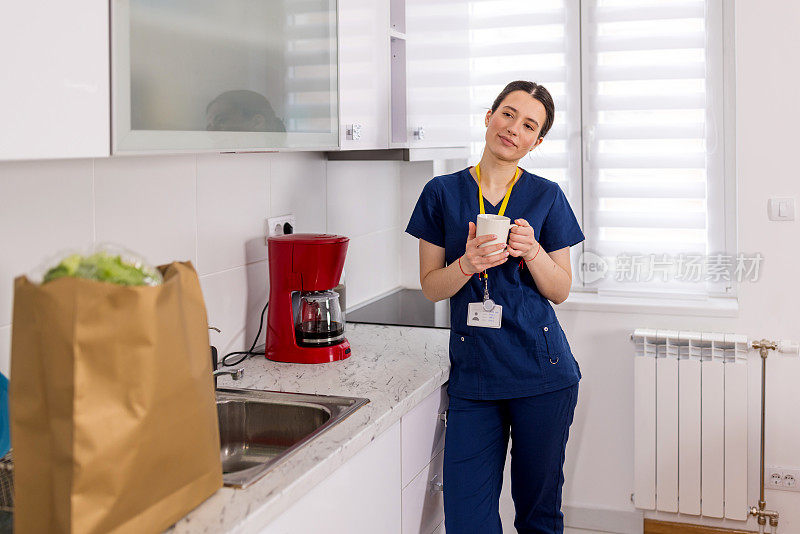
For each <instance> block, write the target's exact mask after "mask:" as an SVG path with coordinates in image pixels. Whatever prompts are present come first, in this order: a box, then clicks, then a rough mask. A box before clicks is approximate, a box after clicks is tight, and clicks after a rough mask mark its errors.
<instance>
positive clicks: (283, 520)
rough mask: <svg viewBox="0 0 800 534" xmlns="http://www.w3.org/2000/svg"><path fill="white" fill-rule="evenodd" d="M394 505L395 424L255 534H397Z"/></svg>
mask: <svg viewBox="0 0 800 534" xmlns="http://www.w3.org/2000/svg"><path fill="white" fill-rule="evenodd" d="M399 503H400V422H399V421H398V422H397V423H395V424H394V425H393V426H392V427H391V428H390V429H389V430H387V431H386V432H384V433H383V434H381V435H380V436H378V437H377V438H375V440H374V441H372V442H371V443H370V444H369V445H367V446H366V447H364V449H362V450H361V451H359V452H358V453H357V454H356V455H355V456H353V457H352V458H350V459H349V460H348V461H347V462H345V464H344V465H343V466H341V467H340V468H339V469H337V470H336V471H334V472H333V473H332V474H331V475H330V476H329V477H328V478H326V479H325V480H324V481H322V482H321V483H320V484H318V485H317V486H316V487H314V489H312V490H311V491H309V492H308V493H307V494H305V495H304V496H303V497H302V498H300V499H299V500H298V501H297V502H296V503H294V504H293V505H292V506H291V508H289V509H288V510H287V511H286V512H284V513H283V514H281V515H280V516H278V518H277V519H276V520H275V521H273V522H272V523H270V524H269V525H268V526H267V527H266V528H264V529H263V530H261V534H318V533H320V532H324V533H325V534H375V533H377V532H380V533H381V534H384V533H385V534H400V506H399Z"/></svg>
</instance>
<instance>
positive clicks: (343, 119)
mask: <svg viewBox="0 0 800 534" xmlns="http://www.w3.org/2000/svg"><path fill="white" fill-rule="evenodd" d="M338 9H339V94H340V97H339V117H340V119H339V123H340V127H339V146H340V147H341V149H342V150H371V149H384V148H388V146H389V126H388V120H389V114H390V109H389V81H390V75H389V1H388V0H383V1H379V2H376V1H375V0H339V2H338Z"/></svg>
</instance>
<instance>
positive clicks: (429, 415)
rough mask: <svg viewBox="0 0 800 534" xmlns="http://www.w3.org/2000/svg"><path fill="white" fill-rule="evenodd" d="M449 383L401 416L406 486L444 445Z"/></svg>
mask: <svg viewBox="0 0 800 534" xmlns="http://www.w3.org/2000/svg"><path fill="white" fill-rule="evenodd" d="M446 409H447V386H446V385H445V386H442V387H441V388H439V389H437V390H436V391H434V392H433V393H431V394H430V395H428V396H427V397H426V398H425V399H424V400H423V401H422V402H420V403H419V404H418V405H417V406H415V407H414V408H412V409H411V411H410V412H408V413H407V414H406V415H404V416H403V418H402V419H401V431H400V435H401V439H402V445H401V451H402V478H403V487H404V488H405V487H406V486H407V485H408V484H409V482H411V480H412V479H413V478H414V477H415V476H417V473H419V472H420V470H422V468H423V467H425V466H426V465H428V464H429V463H430V461H431V458H433V457H434V456H436V454H437V453H438V452H439V451H441V450H443V449H444V427H445V422H444V420H443V418H442V417H440V414H444V412H445V410H446Z"/></svg>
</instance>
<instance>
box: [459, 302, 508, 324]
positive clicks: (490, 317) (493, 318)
mask: <svg viewBox="0 0 800 534" xmlns="http://www.w3.org/2000/svg"><path fill="white" fill-rule="evenodd" d="M502 318H503V307H502V306H499V305H497V304H495V305H494V306H493V307H492V309H491V310H486V309H485V308H484V306H483V302H470V303H469V306H467V325H469V326H480V327H483V328H500V321H501V320H502Z"/></svg>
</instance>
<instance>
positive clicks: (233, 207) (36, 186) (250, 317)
mask: <svg viewBox="0 0 800 534" xmlns="http://www.w3.org/2000/svg"><path fill="white" fill-rule="evenodd" d="M430 172H431V164H430V163H403V162H392V161H363V162H362V161H357V162H347V161H336V162H333V161H331V162H328V161H327V160H326V159H325V158H324V155H323V154H321V153H316V152H297V153H281V154H202V155H176V156H142V157H120V158H106V159H94V160H92V159H83V160H54V161H29V162H0V250H2V260H1V261H0V371H2V372H3V373H6V374H7V373H8V365H9V348H10V337H11V326H10V324H11V312H12V297H13V279H14V277H16V276H18V275H20V274H23V273H27V272H29V271H30V270H32V269H33V268H35V267H36V266H38V265H39V264H40V263H41V262H42V261H43V260H44V259H46V258H49V257H52V256H53V255H55V254H56V253H58V252H59V251H62V250H64V249H70V248H72V249H84V248H86V247H88V246H89V245H91V244H92V243H93V242H98V243H99V242H114V243H119V244H121V245H123V246H125V247H127V248H129V249H131V250H133V251H136V252H138V253H140V254H142V255H143V256H144V257H145V258H146V259H147V260H148V261H150V262H152V263H153V264H161V263H166V262H169V261H173V260H191V261H192V263H193V264H194V265H195V267H196V269H197V271H198V273H199V274H200V282H201V285H202V289H203V294H204V296H205V299H206V306H207V308H208V315H209V322H210V324H212V325H213V326H216V327H218V328H220V329H221V330H222V333H221V334H217V333H215V332H212V333H211V341H212V343H213V344H215V345H216V346H217V347H218V348H219V349H220V351H226V352H227V351H231V350H241V349H242V348H244V346H245V343H247V344H248V345H249V343H252V337H253V336H254V335H255V333H256V331H257V328H258V319H259V314H260V312H261V309H262V307H263V306H264V303H265V302H266V296H267V262H266V258H267V252H266V246H265V245H264V239H263V234H264V231H265V219H266V218H267V217H270V216H273V215H281V214H285V213H290V212H291V213H294V214H295V216H296V218H297V228H296V231H298V232H330V233H340V234H344V235H347V236H349V237H350V238H351V241H350V246H349V249H348V255H347V263H346V265H345V272H346V277H347V278H346V281H347V299H348V304H349V305H351V306H352V305H354V304H358V303H359V302H363V301H364V300H367V299H369V298H372V297H374V296H377V295H379V294H381V293H384V292H386V291H389V290H391V289H393V288H395V287H397V286H398V285H400V281H401V275H400V242H401V234H402V231H403V229H404V228H405V224H406V222H407V219H408V215H409V214H408V213H406V212H405V211H406V210H405V207H404V205H403V204H402V203H401V202H400V199H401V181H402V180H403V179H407V177H408V175H409V173H411V174H417V173H418V174H420V177H419V178H418V179H417V180H415V181H420V180H421V183H423V184H424V183H425V181H427V179H429V178H430ZM263 335H264V334H263V333H262V338H263Z"/></svg>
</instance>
